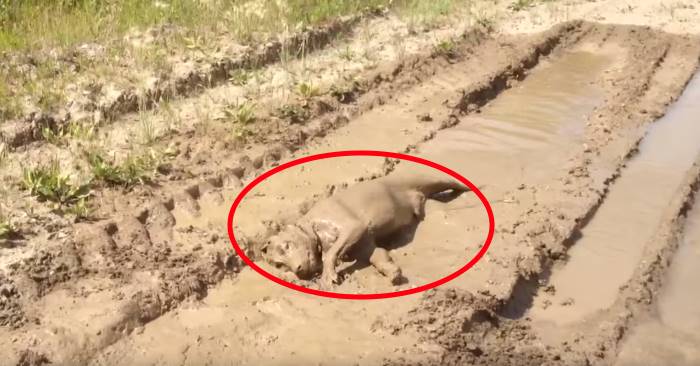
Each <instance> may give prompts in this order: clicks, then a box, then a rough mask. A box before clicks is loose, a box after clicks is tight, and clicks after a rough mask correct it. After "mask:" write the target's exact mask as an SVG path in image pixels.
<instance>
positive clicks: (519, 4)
mask: <svg viewBox="0 0 700 366" xmlns="http://www.w3.org/2000/svg"><path fill="white" fill-rule="evenodd" d="M536 1H537V0H516V1H513V2H512V3H511V4H510V5H508V9H510V10H512V11H522V10H525V9H527V8H530V7H532V6H533V5H535V2H536Z"/></svg>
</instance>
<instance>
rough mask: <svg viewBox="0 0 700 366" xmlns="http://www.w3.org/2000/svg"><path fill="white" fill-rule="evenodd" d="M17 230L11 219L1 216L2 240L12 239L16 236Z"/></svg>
mask: <svg viewBox="0 0 700 366" xmlns="http://www.w3.org/2000/svg"><path fill="white" fill-rule="evenodd" d="M17 232H18V230H17V228H16V227H15V226H14V225H13V224H12V222H11V221H10V219H9V218H7V217H5V216H4V215H2V214H0V240H3V239H7V238H10V237H12V236H14V235H16V234H17Z"/></svg>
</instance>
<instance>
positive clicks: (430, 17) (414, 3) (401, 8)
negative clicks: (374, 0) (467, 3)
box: [391, 0, 462, 31]
mask: <svg viewBox="0 0 700 366" xmlns="http://www.w3.org/2000/svg"><path fill="white" fill-rule="evenodd" d="M457 5H462V2H461V1H457V0H433V1H425V0H394V1H392V2H391V6H392V7H393V8H394V9H395V10H396V11H397V12H398V13H399V15H400V16H401V17H403V18H406V19H408V24H409V29H411V30H413V31H415V28H416V27H417V26H426V27H432V26H435V25H436V24H438V23H439V21H440V19H442V18H444V17H445V16H447V15H448V14H450V13H451V12H452V11H453V10H454V8H455V6H457Z"/></svg>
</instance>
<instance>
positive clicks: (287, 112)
mask: <svg viewBox="0 0 700 366" xmlns="http://www.w3.org/2000/svg"><path fill="white" fill-rule="evenodd" d="M277 115H279V116H280V117H281V118H284V119H286V120H288V121H289V122H290V123H303V122H306V120H308V119H309V117H310V116H311V114H310V112H309V110H308V109H307V108H304V107H303V106H300V105H297V104H285V105H283V106H282V107H280V108H278V109H277Z"/></svg>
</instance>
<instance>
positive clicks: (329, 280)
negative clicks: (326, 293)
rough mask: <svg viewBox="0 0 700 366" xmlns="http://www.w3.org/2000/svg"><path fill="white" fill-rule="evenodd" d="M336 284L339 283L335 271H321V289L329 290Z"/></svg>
mask: <svg viewBox="0 0 700 366" xmlns="http://www.w3.org/2000/svg"><path fill="white" fill-rule="evenodd" d="M338 283H340V278H339V276H338V273H336V272H335V271H323V274H322V275H321V286H322V288H323V289H330V288H332V287H333V285H335V284H338Z"/></svg>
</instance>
